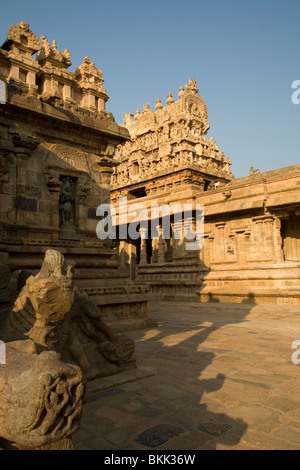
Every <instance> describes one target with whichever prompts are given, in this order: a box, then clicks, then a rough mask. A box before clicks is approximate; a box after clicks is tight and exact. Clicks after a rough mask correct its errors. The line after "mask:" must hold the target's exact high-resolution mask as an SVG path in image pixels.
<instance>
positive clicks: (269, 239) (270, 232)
mask: <svg viewBox="0 0 300 470" xmlns="http://www.w3.org/2000/svg"><path fill="white" fill-rule="evenodd" d="M264 223H265V254H266V257H267V258H270V259H271V260H272V261H273V260H274V228H273V224H274V218H273V217H268V218H266V219H265V221H264Z"/></svg>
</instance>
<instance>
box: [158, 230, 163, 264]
mask: <svg viewBox="0 0 300 470" xmlns="http://www.w3.org/2000/svg"><path fill="white" fill-rule="evenodd" d="M157 229H158V250H157V262H158V263H164V262H165V246H164V245H165V244H164V240H163V230H162V226H161V225H160V224H159V225H158V226H157Z"/></svg>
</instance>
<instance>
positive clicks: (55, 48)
mask: <svg viewBox="0 0 300 470" xmlns="http://www.w3.org/2000/svg"><path fill="white" fill-rule="evenodd" d="M52 50H53V51H54V52H56V51H57V44H56V41H55V39H53V41H52Z"/></svg>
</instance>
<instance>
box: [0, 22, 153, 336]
mask: <svg viewBox="0 0 300 470" xmlns="http://www.w3.org/2000/svg"><path fill="white" fill-rule="evenodd" d="M70 65H71V57H70V54H69V51H68V50H67V49H65V50H64V52H60V51H59V50H58V46H57V44H56V42H55V41H53V42H52V43H51V44H50V43H49V42H48V40H47V39H46V37H45V36H42V37H41V38H40V39H38V38H37V36H36V35H35V34H34V33H33V32H32V31H31V30H30V29H29V25H28V24H27V23H25V22H21V23H20V24H18V25H12V26H11V27H10V28H9V32H8V37H7V40H6V41H5V42H4V44H3V46H2V48H0V78H1V79H2V80H3V82H4V83H5V87H6V98H7V99H6V104H4V105H1V106H0V198H1V207H0V223H1V230H0V253H1V255H0V257H1V259H2V260H3V261H4V262H5V263H6V265H7V266H8V268H9V269H10V272H16V271H19V270H22V271H23V272H24V271H29V272H30V273H31V274H37V272H38V270H39V268H40V266H41V263H42V261H43V258H44V255H45V252H46V250H47V249H48V248H52V249H55V250H57V251H59V252H60V253H61V254H63V255H64V257H65V258H66V260H67V261H68V262H70V263H71V264H72V265H73V267H74V277H73V279H74V283H75V285H76V286H77V287H78V288H79V289H80V290H81V291H82V292H85V293H87V294H88V295H89V296H90V298H92V299H93V300H94V301H95V304H96V305H97V308H98V310H99V311H101V312H103V315H105V318H106V320H107V323H109V324H110V325H111V327H112V328H113V329H114V330H116V331H122V330H124V329H131V328H139V327H147V326H148V325H150V324H152V322H151V320H150V319H149V318H148V315H147V300H148V298H147V286H139V287H136V286H135V285H134V283H133V282H132V281H131V280H130V279H129V275H128V271H127V270H126V269H123V268H121V267H120V265H119V263H118V261H117V260H116V258H115V254H116V251H115V246H114V242H113V241H110V240H108V241H104V242H103V241H101V240H99V239H98V238H97V236H96V226H97V223H98V222H99V217H97V214H96V211H97V207H98V206H99V205H100V204H102V203H105V202H108V201H109V191H110V185H109V181H110V175H111V173H112V172H113V168H114V166H115V165H116V162H115V160H114V158H113V157H114V153H115V149H116V146H117V145H119V144H120V143H121V142H125V141H127V140H128V139H129V133H128V131H127V130H126V129H125V128H123V127H120V126H118V125H117V124H116V123H115V120H114V117H113V115H112V114H111V113H109V112H107V111H106V109H105V104H106V102H107V100H108V95H107V93H106V90H105V88H104V87H103V81H104V80H103V74H102V71H101V70H99V69H97V68H96V66H95V64H94V62H92V61H91V60H90V59H89V58H87V57H86V58H84V60H83V63H82V64H81V65H80V66H79V67H78V68H77V69H76V70H75V72H69V71H68V67H69V66H70ZM0 261H1V260H0Z"/></svg>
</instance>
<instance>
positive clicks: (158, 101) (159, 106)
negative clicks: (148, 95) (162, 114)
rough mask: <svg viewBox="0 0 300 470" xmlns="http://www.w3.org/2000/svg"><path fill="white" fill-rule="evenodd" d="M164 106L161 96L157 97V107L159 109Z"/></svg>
mask: <svg viewBox="0 0 300 470" xmlns="http://www.w3.org/2000/svg"><path fill="white" fill-rule="evenodd" d="M162 108H163V105H162V104H161V101H160V99H159V98H157V100H156V105H155V109H157V110H159V109H162Z"/></svg>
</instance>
